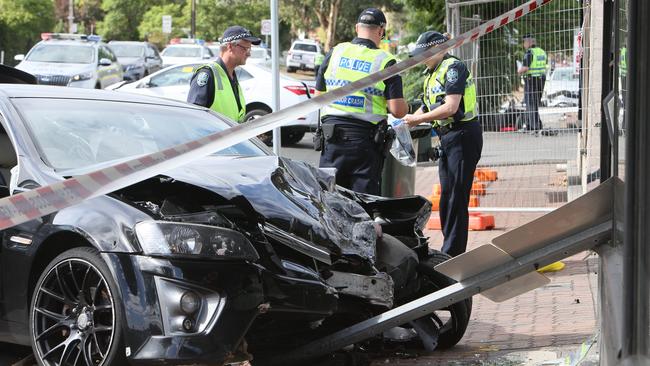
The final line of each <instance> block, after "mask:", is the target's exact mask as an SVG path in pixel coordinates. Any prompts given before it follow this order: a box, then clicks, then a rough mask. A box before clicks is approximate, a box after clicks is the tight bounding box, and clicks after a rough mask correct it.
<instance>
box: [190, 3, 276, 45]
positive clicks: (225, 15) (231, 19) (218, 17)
mask: <svg viewBox="0 0 650 366" xmlns="http://www.w3.org/2000/svg"><path fill="white" fill-rule="evenodd" d="M196 14H197V19H196V34H197V37H198V38H203V39H206V40H217V39H218V38H219V37H221V34H223V31H225V30H226V28H228V27H229V26H231V25H241V26H242V27H245V28H247V29H249V30H250V31H251V33H253V34H254V35H259V34H260V27H261V24H262V19H268V18H270V14H271V10H270V8H269V1H268V0H215V1H201V2H199V3H198V4H197V10H196ZM188 26H189V24H188Z"/></svg>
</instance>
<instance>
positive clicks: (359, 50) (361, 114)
mask: <svg viewBox="0 0 650 366" xmlns="http://www.w3.org/2000/svg"><path fill="white" fill-rule="evenodd" d="M394 59H395V58H394V57H393V55H391V54H390V53H388V52H386V51H384V50H381V49H371V48H368V47H365V46H362V45H356V44H352V43H350V42H346V43H341V44H339V45H337V46H336V47H334V49H333V50H332V54H331V56H330V61H329V64H328V65H327V69H326V70H325V73H324V75H325V85H326V89H327V91H330V90H333V89H336V88H340V87H342V86H345V85H348V84H350V83H352V82H354V81H357V80H359V79H361V78H363V77H366V76H368V75H370V74H372V73H375V72H377V71H379V70H382V69H383V68H384V67H386V64H387V63H388V62H389V61H391V60H394ZM384 90H386V85H385V84H384V82H383V81H380V82H378V83H376V84H375V85H373V86H371V87H367V88H365V89H362V90H359V91H357V92H355V93H353V94H350V95H346V96H345V97H344V98H342V99H340V100H338V101H336V102H334V103H332V104H330V105H328V106H326V107H324V108H323V116H325V115H337V116H344V117H349V118H354V119H359V120H363V121H368V122H370V123H373V124H376V123H378V122H380V121H382V120H385V119H386V118H387V114H388V113H387V111H386V105H387V103H386V97H385V96H384Z"/></svg>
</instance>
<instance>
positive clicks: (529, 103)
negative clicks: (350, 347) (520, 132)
mask: <svg viewBox="0 0 650 366" xmlns="http://www.w3.org/2000/svg"><path fill="white" fill-rule="evenodd" d="M545 83H546V77H545V76H541V77H527V78H525V79H524V103H526V116H525V118H524V121H525V123H526V129H527V130H531V131H536V130H541V129H542V119H541V118H540V117H539V104H540V102H541V101H542V92H543V91H544V84H545Z"/></svg>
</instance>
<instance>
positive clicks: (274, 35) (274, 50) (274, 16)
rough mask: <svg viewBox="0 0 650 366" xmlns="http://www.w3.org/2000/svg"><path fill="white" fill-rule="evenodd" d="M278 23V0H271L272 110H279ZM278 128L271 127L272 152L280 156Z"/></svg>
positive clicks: (280, 142) (280, 143) (280, 141)
mask: <svg viewBox="0 0 650 366" xmlns="http://www.w3.org/2000/svg"><path fill="white" fill-rule="evenodd" d="M279 26H280V23H279V21H278V0H271V45H272V46H271V55H272V61H271V62H272V63H271V70H272V74H273V91H272V92H273V112H277V111H279V110H280V29H279ZM281 145H282V140H281V137H280V128H279V127H276V128H274V129H273V153H274V154H275V155H278V156H280V146H281Z"/></svg>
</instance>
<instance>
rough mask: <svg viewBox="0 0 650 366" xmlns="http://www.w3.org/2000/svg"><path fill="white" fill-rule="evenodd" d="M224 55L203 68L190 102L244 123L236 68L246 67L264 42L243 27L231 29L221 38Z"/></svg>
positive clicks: (196, 77)
mask: <svg viewBox="0 0 650 366" xmlns="http://www.w3.org/2000/svg"><path fill="white" fill-rule="evenodd" d="M220 41H221V55H220V56H219V57H217V59H216V60H215V61H214V62H212V63H210V64H207V65H204V66H201V67H199V68H198V69H197V70H196V72H195V73H194V75H193V76H192V80H191V81H190V92H189V94H188V95H187V102H188V103H192V104H197V105H200V106H203V107H208V108H210V109H212V110H213V111H215V112H218V113H221V114H223V115H225V116H227V117H228V118H230V119H232V120H233V121H236V122H243V121H242V120H243V119H244V115H245V114H246V101H245V100H244V93H243V92H242V89H241V87H240V86H239V82H238V81H237V75H236V74H235V68H236V67H237V66H240V65H244V64H245V63H246V59H248V57H249V56H250V55H251V47H252V45H259V44H260V43H261V42H262V40H261V39H260V38H257V37H254V36H253V35H252V34H251V32H250V31H249V30H248V29H246V28H244V27H241V26H238V25H234V26H232V27H228V29H226V30H225V31H224V32H223V35H222V36H221V39H220Z"/></svg>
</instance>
